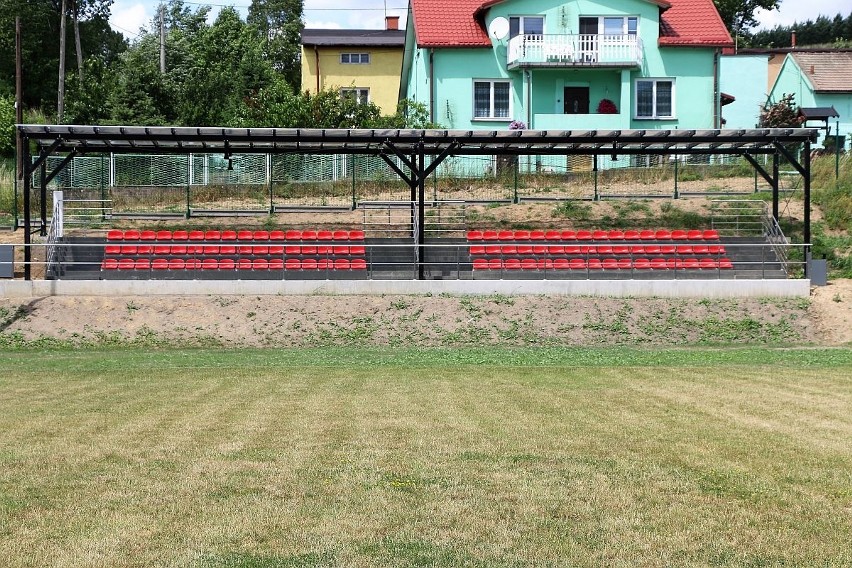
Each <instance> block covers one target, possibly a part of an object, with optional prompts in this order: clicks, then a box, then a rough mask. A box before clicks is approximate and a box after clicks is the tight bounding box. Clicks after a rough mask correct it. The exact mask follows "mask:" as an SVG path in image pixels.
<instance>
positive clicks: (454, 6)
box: [411, 0, 491, 47]
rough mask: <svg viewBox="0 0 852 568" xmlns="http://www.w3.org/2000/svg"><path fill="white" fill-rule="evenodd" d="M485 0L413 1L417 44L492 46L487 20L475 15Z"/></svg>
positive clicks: (412, 7) (432, 45)
mask: <svg viewBox="0 0 852 568" xmlns="http://www.w3.org/2000/svg"><path fill="white" fill-rule="evenodd" d="M482 1H483V0H451V1H450V2H447V0H411V9H412V17H413V19H414V34H415V38H416V41H417V45H419V46H420V47H491V40H489V39H488V34H487V33H486V32H485V26H484V22H483V21H482V20H477V18H476V17H475V14H476V12H477V10H478V9H479V7H480V6H482Z"/></svg>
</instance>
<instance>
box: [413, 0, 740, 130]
mask: <svg viewBox="0 0 852 568" xmlns="http://www.w3.org/2000/svg"><path fill="white" fill-rule="evenodd" d="M408 21H409V25H408V30H407V36H406V42H405V54H404V56H403V68H402V82H401V87H400V91H401V92H400V96H401V98H406V97H407V98H412V99H414V100H416V101H419V102H422V103H424V104H425V105H426V106H427V107H428V108H429V111H430V115H431V118H432V120H433V121H434V122H437V123H440V124H442V125H443V126H446V127H448V128H460V129H490V130H494V129H507V128H509V127H510V124H511V123H512V122H513V121H517V122H516V123H515V124H514V125H512V127H518V126H520V124H519V123H520V122H522V123H524V124H523V126H525V127H526V128H531V129H537V130H553V129H560V130H585V129H593V130H605V129H616V130H617V129H676V128H686V129H702V128H718V127H719V126H720V120H721V116H720V87H719V56H720V53H721V49H722V48H723V47H727V46H731V45H732V41H731V37H730V35H729V34H728V32H727V30H726V28H725V26H724V24H723V23H722V20H721V18H720V17H719V14H718V12H717V11H716V8H715V6H714V5H713V1H712V0H571V1H558V0H490V1H484V0H454V1H453V2H446V1H445V0H411V2H410V5H409V20H408Z"/></svg>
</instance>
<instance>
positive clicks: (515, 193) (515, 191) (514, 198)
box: [512, 156, 521, 203]
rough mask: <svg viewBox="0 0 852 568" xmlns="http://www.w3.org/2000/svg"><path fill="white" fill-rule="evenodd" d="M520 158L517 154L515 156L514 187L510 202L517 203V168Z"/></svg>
mask: <svg viewBox="0 0 852 568" xmlns="http://www.w3.org/2000/svg"><path fill="white" fill-rule="evenodd" d="M520 161H521V160H520V158H519V157H518V156H516V157H515V189H514V193H513V194H512V203H518V168H519V167H520V165H519V164H520Z"/></svg>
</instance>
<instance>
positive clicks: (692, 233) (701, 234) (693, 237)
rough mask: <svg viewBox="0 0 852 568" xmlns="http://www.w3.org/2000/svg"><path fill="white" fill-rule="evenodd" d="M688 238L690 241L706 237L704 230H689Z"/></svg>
mask: <svg viewBox="0 0 852 568" xmlns="http://www.w3.org/2000/svg"><path fill="white" fill-rule="evenodd" d="M686 238H687V239H689V240H690V241H700V240H703V239H704V232H703V231H698V230H692V231H687V233H686Z"/></svg>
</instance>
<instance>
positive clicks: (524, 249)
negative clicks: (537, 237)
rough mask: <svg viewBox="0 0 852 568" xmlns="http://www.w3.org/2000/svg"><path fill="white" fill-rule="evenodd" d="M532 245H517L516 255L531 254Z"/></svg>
mask: <svg viewBox="0 0 852 568" xmlns="http://www.w3.org/2000/svg"><path fill="white" fill-rule="evenodd" d="M532 253H533V247H532V245H518V254H532Z"/></svg>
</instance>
